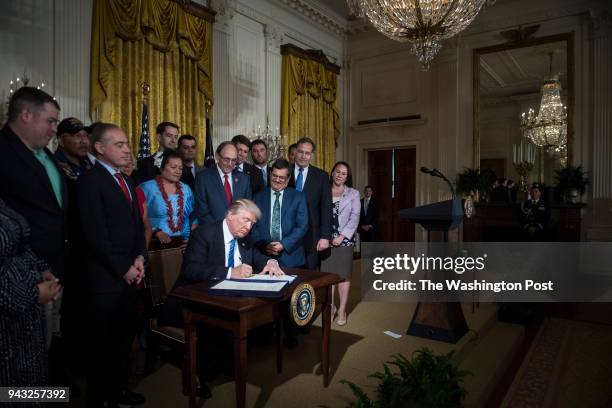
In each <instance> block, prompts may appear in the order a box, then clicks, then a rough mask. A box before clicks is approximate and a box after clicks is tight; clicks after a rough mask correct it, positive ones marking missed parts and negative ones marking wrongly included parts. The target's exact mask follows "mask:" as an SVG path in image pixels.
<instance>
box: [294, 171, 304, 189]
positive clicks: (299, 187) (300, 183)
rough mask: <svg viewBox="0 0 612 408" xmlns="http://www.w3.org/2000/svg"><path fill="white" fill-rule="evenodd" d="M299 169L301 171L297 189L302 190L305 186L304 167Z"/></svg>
mask: <svg viewBox="0 0 612 408" xmlns="http://www.w3.org/2000/svg"><path fill="white" fill-rule="evenodd" d="M298 171H299V172H300V173H299V174H298V177H297V181H296V182H295V189H296V190H297V191H302V188H304V186H303V184H304V169H303V168H301V167H300V168H299V170H298Z"/></svg>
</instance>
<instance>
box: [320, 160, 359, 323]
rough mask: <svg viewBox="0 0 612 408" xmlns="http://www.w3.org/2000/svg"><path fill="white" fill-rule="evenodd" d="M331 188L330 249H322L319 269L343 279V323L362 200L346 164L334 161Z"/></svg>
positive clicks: (340, 289)
mask: <svg viewBox="0 0 612 408" xmlns="http://www.w3.org/2000/svg"><path fill="white" fill-rule="evenodd" d="M330 182H331V190H332V208H331V211H332V214H333V222H332V241H331V243H330V244H331V245H330V248H329V249H328V250H327V251H325V252H323V254H322V261H321V271H323V272H333V273H336V274H337V275H339V276H340V277H341V278H343V279H344V282H340V283H339V284H338V285H337V286H338V297H339V298H340V301H339V305H338V309H337V311H338V319H337V320H336V323H337V324H338V325H339V326H343V325H345V324H346V302H347V300H348V294H349V290H350V287H351V282H350V278H351V272H352V271H353V248H354V247H355V240H354V237H355V231H356V230H357V226H358V225H359V215H360V213H361V202H360V201H359V198H360V197H359V191H357V190H355V189H354V188H352V186H353V175H352V173H351V167H350V166H349V164H348V163H346V162H343V161H340V162H337V163H336V164H335V165H334V167H333V169H332V171H331V180H330ZM334 292H335V285H334V287H332V299H331V304H332V319H333V318H334V315H335V312H336V306H335V304H334Z"/></svg>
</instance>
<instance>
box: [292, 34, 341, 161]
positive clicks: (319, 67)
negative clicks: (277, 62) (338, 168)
mask: <svg viewBox="0 0 612 408" xmlns="http://www.w3.org/2000/svg"><path fill="white" fill-rule="evenodd" d="M281 53H282V54H283V61H282V64H283V66H282V96H281V131H282V133H283V134H285V135H288V138H289V140H288V143H289V144H292V143H295V142H296V141H297V140H298V139H300V138H301V137H304V136H307V137H310V138H311V139H313V140H314V141H315V143H316V144H317V156H316V157H315V162H314V164H315V165H317V166H319V167H321V168H323V169H325V170H330V169H331V167H332V166H333V164H334V162H335V155H336V142H337V139H338V137H339V136H340V114H339V109H338V74H339V67H338V66H336V65H334V64H331V63H329V62H328V61H327V59H326V58H325V56H324V55H323V53H322V52H320V51H305V50H301V49H300V48H298V47H295V46H293V45H283V46H282V47H281Z"/></svg>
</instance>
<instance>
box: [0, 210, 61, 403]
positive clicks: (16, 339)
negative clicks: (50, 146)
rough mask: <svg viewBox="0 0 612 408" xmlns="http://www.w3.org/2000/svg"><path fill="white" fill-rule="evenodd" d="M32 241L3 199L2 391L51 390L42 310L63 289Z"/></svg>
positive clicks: (0, 282)
mask: <svg viewBox="0 0 612 408" xmlns="http://www.w3.org/2000/svg"><path fill="white" fill-rule="evenodd" d="M29 240H30V227H29V225H28V223H27V221H26V220H25V218H23V217H22V216H21V215H19V214H18V213H17V212H15V211H13V210H12V209H10V208H9V207H8V206H7V205H6V204H5V203H4V201H2V200H0V386H1V387H8V386H11V387H25V386H30V387H36V386H44V385H47V379H48V372H47V371H48V361H47V349H46V341H45V331H46V322H45V313H44V307H43V305H44V304H46V303H49V302H51V301H52V300H53V299H54V298H56V297H57V295H58V293H59V290H60V285H59V283H58V281H57V279H56V278H55V276H53V275H52V274H51V272H50V271H49V267H48V266H47V265H46V264H45V263H44V262H43V261H41V260H40V259H38V258H37V257H36V255H35V254H34V252H32V249H31V248H30V243H29ZM32 405H34V406H35V404H32Z"/></svg>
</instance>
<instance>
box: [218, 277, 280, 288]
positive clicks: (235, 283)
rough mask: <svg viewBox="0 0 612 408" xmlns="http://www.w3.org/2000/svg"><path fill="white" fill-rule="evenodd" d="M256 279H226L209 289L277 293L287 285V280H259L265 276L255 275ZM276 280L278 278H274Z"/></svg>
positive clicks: (269, 278)
mask: <svg viewBox="0 0 612 408" xmlns="http://www.w3.org/2000/svg"><path fill="white" fill-rule="evenodd" d="M256 276H257V279H251V278H249V279H244V280H234V279H226V280H224V281H221V282H219V283H217V284H216V285H214V286H212V287H211V289H220V290H238V291H242V292H245V291H256V292H279V291H281V290H282V289H283V287H284V286H285V285H286V284H287V280H280V279H271V278H272V277H270V276H268V278H264V279H265V280H263V279H259V278H261V277H262V276H266V275H262V276H259V275H256ZM274 278H278V277H274Z"/></svg>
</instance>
